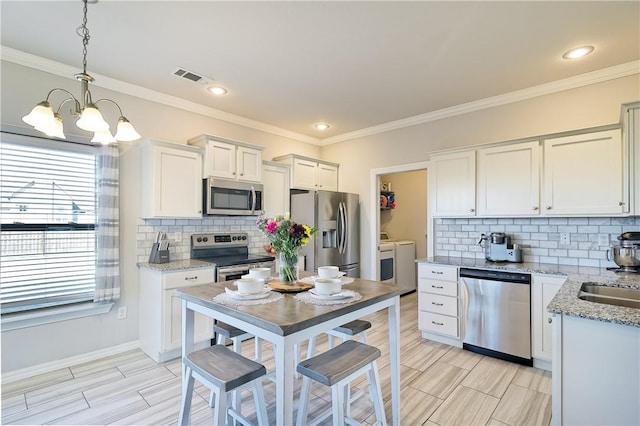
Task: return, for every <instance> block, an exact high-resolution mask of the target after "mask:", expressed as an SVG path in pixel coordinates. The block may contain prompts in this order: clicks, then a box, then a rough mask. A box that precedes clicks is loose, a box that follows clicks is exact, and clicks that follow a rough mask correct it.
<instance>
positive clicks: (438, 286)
mask: <svg viewBox="0 0 640 426" xmlns="http://www.w3.org/2000/svg"><path fill="white" fill-rule="evenodd" d="M431 288H437V289H443V288H444V287H443V286H441V285H433V284H431Z"/></svg>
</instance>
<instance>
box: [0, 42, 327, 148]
mask: <svg viewBox="0 0 640 426" xmlns="http://www.w3.org/2000/svg"><path fill="white" fill-rule="evenodd" d="M0 47H1V55H0V57H1V59H2V60H3V61H8V62H13V63H15V64H18V65H23V66H26V67H29V68H34V69H37V70H39V71H44V72H47V73H49V74H54V75H57V76H60V77H65V78H69V79H72V80H74V81H75V79H74V78H73V76H74V74H76V73H77V72H78V68H77V67H71V66H69V65H65V64H62V63H60V62H56V61H52V60H50V59H46V58H43V57H40V56H36V55H32V54H30V53H26V52H23V51H21V50H17V49H13V48H11V47H7V46H4V45H2V46H0ZM91 75H92V76H93V77H94V78H95V79H96V81H94V82H92V83H91V85H93V86H98V87H102V88H104V89H108V90H113V91H116V92H120V93H124V94H126V95H131V96H135V97H138V98H141V99H145V100H148V101H151V102H156V103H159V104H163V105H167V106H170V107H173V108H179V109H182V110H185V111H189V112H193V113H196V114H200V115H204V116H207V117H211V118H215V119H217V120H222V121H226V122H229V123H233V124H238V125H240V126H244V127H248V128H251V129H255V130H260V131H262V132H266V133H271V134H273V135H277V136H282V137H285V138H288V139H293V140H295V141H298V142H304V143H309V144H313V145H319V142H320V140H319V139H317V138H313V137H311V136H306V135H302V134H300V133H296V132H292V131H290V130H286V129H282V128H280V127H277V126H272V125H270V124H266V123H263V122H261V121H256V120H251V119H249V118H245V117H242V116H239V115H235V114H230V113H228V112H224V111H221V110H219V109H215V108H211V107H207V106H204V105H201V104H198V103H195V102H191V101H187V100H185V99H181V98H178V97H176V96H171V95H167V94H165V93H160V92H157V91H155V90H151V89H147V88H144V87H141V86H138V85H135V84H131V83H126V82H124V81H121V80H117V79H114V78H110V77H107V76H104V75H101V74H96V73H93V72H92V73H91Z"/></svg>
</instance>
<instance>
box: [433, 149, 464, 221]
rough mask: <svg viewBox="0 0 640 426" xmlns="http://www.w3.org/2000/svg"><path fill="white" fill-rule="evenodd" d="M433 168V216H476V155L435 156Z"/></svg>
mask: <svg viewBox="0 0 640 426" xmlns="http://www.w3.org/2000/svg"><path fill="white" fill-rule="evenodd" d="M431 164H432V169H431V170H430V173H429V182H430V188H431V189H430V191H429V193H430V194H431V206H432V207H433V216H475V214H476V152H475V151H464V152H457V153H453V154H443V155H432V156H431Z"/></svg>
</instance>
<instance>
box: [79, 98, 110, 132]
mask: <svg viewBox="0 0 640 426" xmlns="http://www.w3.org/2000/svg"><path fill="white" fill-rule="evenodd" d="M76 126H78V127H80V128H81V129H82V130H86V131H88V132H99V131H104V130H109V123H107V122H106V121H104V118H102V114H100V111H98V107H96V106H95V105H94V104H87V106H86V107H85V108H84V109H83V110H82V114H81V115H80V118H79V119H78V121H76Z"/></svg>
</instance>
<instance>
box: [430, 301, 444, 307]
mask: <svg viewBox="0 0 640 426" xmlns="http://www.w3.org/2000/svg"><path fill="white" fill-rule="evenodd" d="M431 304H432V305H436V306H443V305H444V303H436V302H431Z"/></svg>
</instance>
